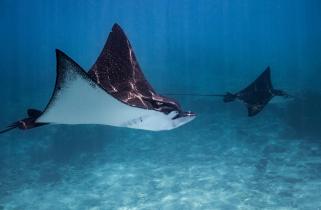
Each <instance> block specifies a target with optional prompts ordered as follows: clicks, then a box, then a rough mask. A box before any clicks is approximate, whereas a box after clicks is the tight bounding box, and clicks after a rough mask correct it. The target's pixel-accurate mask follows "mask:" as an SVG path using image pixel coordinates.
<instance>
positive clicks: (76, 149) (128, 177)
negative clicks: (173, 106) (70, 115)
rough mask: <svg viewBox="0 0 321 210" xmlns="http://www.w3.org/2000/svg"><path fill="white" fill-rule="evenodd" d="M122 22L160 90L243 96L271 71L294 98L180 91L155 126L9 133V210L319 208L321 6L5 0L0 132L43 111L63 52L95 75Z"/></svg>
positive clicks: (0, 16)
mask: <svg viewBox="0 0 321 210" xmlns="http://www.w3.org/2000/svg"><path fill="white" fill-rule="evenodd" d="M114 23H118V24H119V25H121V27H122V28H123V29H124V31H125V32H126V34H127V36H128V38H129V40H130V41H131V44H132V46H133V48H134V50H135V53H136V56H137V59H138V61H139V63H140V66H141V68H142V70H143V72H144V74H145V76H146V78H147V80H148V81H149V82H150V83H151V84H152V86H153V87H154V88H155V90H157V91H158V92H159V93H161V94H162V93H163V94H166V93H187V94H222V93H225V92H227V91H232V92H236V91H238V90H241V89H242V88H244V87H245V86H246V85H248V84H249V83H250V82H252V81H253V80H254V79H255V78H256V77H257V76H258V75H259V74H260V73H261V72H263V70H264V69H265V68H266V67H267V66H270V68H271V72H272V82H273V85H274V87H276V88H279V89H282V90H285V91H286V92H288V93H289V94H291V95H293V96H294V98H293V99H292V100H286V101H282V102H281V103H274V104H272V103H271V104H269V105H268V106H267V107H266V108H265V109H264V110H263V111H262V112H261V113H259V114H258V115H257V116H255V117H248V116H247V112H246V108H245V107H244V105H243V104H241V103H239V102H234V103H229V104H224V103H223V102H222V101H221V99H220V98H215V97H200V96H187V95H180V96H174V97H175V99H177V100H178V101H179V102H180V103H181V105H182V107H183V108H184V110H192V111H193V112H195V113H197V118H196V119H195V120H193V121H192V122H190V123H188V124H186V125H184V126H182V127H179V128H177V129H175V130H171V131H162V132H150V131H142V130H134V129H128V128H116V127H110V126H98V125H74V126H70V125H69V126H67V125H50V126H44V127H40V128H36V129H31V130H26V131H22V130H13V131H11V132H8V133H4V134H1V135H0V145H1V146H0V210H2V209H3V210H11V209H12V210H15V209H26V210H29V209H30V210H34V209H41V210H42V209H44V210H51V209H53V210H56V209H61V210H65V209H66V210H68V209H77V210H82V209H91V210H98V209H108V210H109V209H119V210H138V209H139V210H141V209H146V210H154V209H166V210H167V209H169V210H171V209H183V210H185V209H187V210H188V209H201V210H203V209H204V210H205V209H208V210H213V209H223V210H234V209H245V210H252V209H253V210H256V209H271V210H272V209H291V210H292V209H300V210H301V209H302V210H317V209H321V110H320V107H321V83H320V79H321V1H319V0H269V1H266V0H202V1H193V0H173V1H170V0H158V1H156V0H135V1H133V0H123V1H119V0H96V1H88V0H69V1H68V0H67V1H64V0H52V1H49V0H44V1H43V0H29V1H24V0H0V46H1V51H0V71H1V77H0V90H1V91H0V98H1V100H0V102H1V103H0V128H2V127H6V126H7V125H8V124H10V123H12V122H13V121H14V120H16V119H21V118H22V117H23V116H25V114H26V113H25V111H26V110H27V109H28V108H31V107H32V108H37V109H40V110H43V109H44V108H45V106H46V105H47V102H48V100H49V98H50V96H51V94H52V91H53V89H54V84H55V79H56V58H55V49H61V50H63V51H64V52H66V53H67V54H68V55H69V56H71V57H72V58H73V59H74V60H75V61H76V62H77V63H78V64H80V65H81V66H82V67H83V68H84V69H86V70H89V69H90V68H91V66H92V65H93V64H94V62H95V61H96V58H97V56H98V55H99V53H100V51H101V50H102V48H103V46H104V43H105V41H106V39H107V36H108V34H109V32H110V31H111V28H112V26H113V24H114Z"/></svg>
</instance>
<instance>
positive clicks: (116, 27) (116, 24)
mask: <svg viewBox="0 0 321 210" xmlns="http://www.w3.org/2000/svg"><path fill="white" fill-rule="evenodd" d="M122 31H123V29H122V28H121V27H120V25H119V24H118V23H114V25H113V27H112V32H122Z"/></svg>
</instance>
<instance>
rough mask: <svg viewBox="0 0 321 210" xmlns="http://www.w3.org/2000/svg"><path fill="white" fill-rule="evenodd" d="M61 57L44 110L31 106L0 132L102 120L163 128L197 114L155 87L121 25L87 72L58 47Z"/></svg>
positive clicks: (114, 31) (147, 127)
mask: <svg viewBox="0 0 321 210" xmlns="http://www.w3.org/2000/svg"><path fill="white" fill-rule="evenodd" d="M56 58H57V76H56V84H55V88H54V91H53V94H52V96H51V98H50V100H49V103H48V104H47V106H46V108H45V109H44V111H39V110H35V109H29V110H28V111H27V112H28V117H27V118H25V119H22V120H19V121H17V122H15V123H13V124H11V125H9V126H8V127H7V128H6V129H4V130H2V131H0V133H4V132H7V131H9V130H12V129H14V128H20V129H31V128H35V127H39V126H43V125H48V124H102V125H110V126H117V127H128V128H134V129H142V130H151V131H161V130H171V129H174V128H177V127H179V126H182V125H184V124H186V123H188V122H190V121H192V120H193V119H194V118H195V116H196V115H195V114H194V113H192V112H190V111H188V112H185V111H183V110H182V108H181V106H180V105H179V103H177V102H176V101H175V100H173V99H170V98H168V97H164V96H162V95H160V94H158V93H157V92H156V91H155V90H154V89H153V88H152V86H151V85H150V84H149V82H148V81H147V80H146V79H145V76H144V74H143V72H142V70H141V68H140V66H139V64H138V61H137V59H136V56H135V53H134V51H133V48H132V46H131V44H130V42H129V40H128V39H127V37H126V35H125V33H124V31H123V30H122V29H121V27H120V26H119V25H118V24H114V26H113V28H112V31H111V32H110V33H109V36H108V38H107V41H106V44H105V46H104V48H103V50H102V52H101V53H100V55H99V57H98V59H97V60H96V62H95V64H94V65H93V66H92V68H91V69H90V70H89V72H88V73H87V72H86V71H85V70H83V69H82V67H81V66H80V65H78V64H77V63H76V62H75V61H73V60H72V59H71V58H70V57H69V56H67V55H66V54H65V53H63V52H62V51H60V50H58V49H57V50H56Z"/></svg>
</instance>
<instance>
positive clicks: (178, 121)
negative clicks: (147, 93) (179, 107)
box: [169, 111, 196, 128]
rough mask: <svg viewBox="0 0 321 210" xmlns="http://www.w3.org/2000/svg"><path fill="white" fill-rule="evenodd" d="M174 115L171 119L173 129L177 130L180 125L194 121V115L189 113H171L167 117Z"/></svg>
mask: <svg viewBox="0 0 321 210" xmlns="http://www.w3.org/2000/svg"><path fill="white" fill-rule="evenodd" d="M171 114H172V115H174V117H172V118H171V120H172V125H173V128H178V127H180V126H182V125H185V124H186V123H189V122H191V121H192V120H194V119H195V117H196V114H195V113H193V112H191V111H187V112H185V111H173V112H171V113H170V114H169V115H171Z"/></svg>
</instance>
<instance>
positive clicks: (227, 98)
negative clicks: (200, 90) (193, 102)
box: [164, 92, 237, 103]
mask: <svg viewBox="0 0 321 210" xmlns="http://www.w3.org/2000/svg"><path fill="white" fill-rule="evenodd" d="M164 95H168V96H197V97H223V101H224V102H225V103H228V102H232V101H235V100H236V99H237V95H236V94H233V93H230V92H227V93H226V94H196V93H167V94H164Z"/></svg>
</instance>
